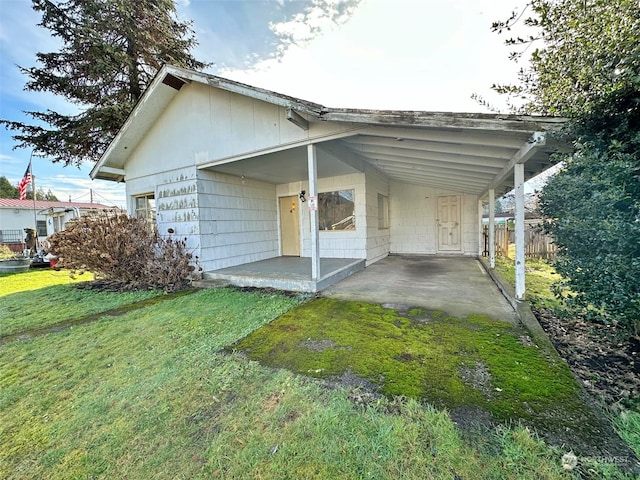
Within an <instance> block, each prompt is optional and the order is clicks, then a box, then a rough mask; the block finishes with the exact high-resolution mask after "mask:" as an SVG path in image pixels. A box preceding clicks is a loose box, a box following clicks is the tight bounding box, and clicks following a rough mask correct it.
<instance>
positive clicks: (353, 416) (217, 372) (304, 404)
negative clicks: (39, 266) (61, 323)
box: [0, 274, 631, 479]
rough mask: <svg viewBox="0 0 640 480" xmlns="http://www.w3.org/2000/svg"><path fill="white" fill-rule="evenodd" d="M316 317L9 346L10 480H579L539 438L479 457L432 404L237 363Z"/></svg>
mask: <svg viewBox="0 0 640 480" xmlns="http://www.w3.org/2000/svg"><path fill="white" fill-rule="evenodd" d="M15 275H24V274H15ZM3 280H4V279H3ZM4 285H6V283H5V284H4ZM5 293H9V292H5ZM8 296H9V297H11V296H12V294H11V293H9V295H8ZM5 298H7V297H6V296H5V297H3V301H4V299H5ZM35 298H36V297H35V296H34V297H33V300H32V297H30V296H25V297H23V299H22V301H23V306H24V308H25V309H30V308H35V307H36V305H37V301H36V300H35ZM301 301H302V300H301V299H299V298H292V297H288V296H284V295H280V294H275V293H269V292H239V291H236V290H231V289H219V290H203V291H197V292H194V293H190V294H187V295H183V296H180V297H163V300H162V301H161V302H157V303H155V304H150V305H147V306H145V307H144V308H142V309H138V310H136V311H125V312H124V313H123V314H122V315H120V316H117V317H114V318H111V319H110V320H109V321H108V322H103V321H96V322H93V323H88V324H83V325H79V326H76V327H74V328H68V329H64V330H61V331H57V332H51V333H48V334H46V335H42V336H37V337H33V338H29V339H26V340H19V341H11V342H8V343H6V344H4V345H3V346H2V347H0V365H2V368H1V370H0V442H1V443H2V449H0V478H7V479H44V478H51V479H69V478H78V479H80V478H105V479H106V478H108V479H148V478H154V479H164V478H167V479H168V478H190V479H192V478H193V479H198V478H208V479H211V478H224V479H244V478H246V479H254V478H267V479H268V478H278V479H287V478H290V479H302V478H305V479H314V478H315V479H326V478H336V479H363V478H375V479H445V478H456V476H458V477H459V478H463V479H505V478H507V479H508V478H513V479H516V478H517V479H529V478H530V479H561V478H577V473H576V471H575V470H574V471H572V472H571V471H566V470H564V469H563V468H562V466H561V456H562V454H563V453H564V452H562V451H559V450H556V449H553V448H550V447H548V446H547V445H545V443H544V442H543V441H541V440H540V439H538V438H537V437H536V435H535V434H534V433H532V432H530V431H528V430H527V429H526V428H523V427H518V426H513V427H499V428H497V429H495V430H490V431H487V432H485V434H484V435H482V436H480V437H478V438H479V439H476V440H475V441H474V442H473V443H470V442H469V441H468V440H467V439H466V438H465V437H464V436H463V435H462V434H461V433H460V431H459V430H458V429H457V428H456V426H455V424H454V423H453V422H452V421H451V419H450V418H449V416H448V414H447V413H446V412H445V411H442V410H437V409H435V408H434V407H432V406H429V405H425V404H421V403H419V402H418V401H416V400H413V399H404V398H401V397H400V398H398V397H396V398H393V399H385V398H381V399H379V400H378V401H377V402H375V403H371V404H369V405H362V404H358V403H354V402H353V401H351V400H350V394H351V393H352V392H350V391H349V390H347V389H343V388H335V389H329V388H327V387H326V386H325V384H324V383H323V382H321V381H319V380H317V379H313V378H309V377H307V376H303V375H298V374H295V373H293V372H290V371H287V370H284V369H272V368H269V367H266V366H262V365H260V364H258V363H257V362H253V361H251V360H249V359H247V358H245V357H244V356H242V355H239V354H225V353H224V352H223V351H222V349H223V348H225V347H228V346H230V345H232V344H234V343H235V342H237V341H239V340H240V339H242V338H243V337H245V336H247V335H248V334H249V333H251V332H252V331H255V330H256V329H258V328H259V327H261V326H263V325H265V324H268V323H269V322H271V321H272V320H273V319H275V318H277V317H279V316H281V315H282V314H284V313H285V312H287V311H290V310H291V309H292V308H294V307H296V306H297V305H299V304H300V302H301ZM78 302H79V303H80V304H82V303H83V302H86V303H87V304H91V303H92V300H91V299H90V298H84V299H79V300H78ZM80 306H81V305H80ZM56 309H57V304H53V306H52V307H51V311H55V310H56ZM40 323H41V322H40ZM480 439H481V440H480ZM603 471H604V470H598V471H596V472H595V473H594V474H593V477H592V478H596V477H597V476H598V475H599V473H601V472H603ZM608 475H609V476H608V478H624V476H623V475H622V474H621V473H620V472H618V471H616V470H614V471H612V472H609V474H608ZM627 478H631V477H627Z"/></svg>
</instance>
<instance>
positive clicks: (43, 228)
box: [36, 220, 47, 237]
mask: <svg viewBox="0 0 640 480" xmlns="http://www.w3.org/2000/svg"><path fill="white" fill-rule="evenodd" d="M36 229H37V230H38V236H39V237H46V236H47V221H46V220H38V221H37V222H36Z"/></svg>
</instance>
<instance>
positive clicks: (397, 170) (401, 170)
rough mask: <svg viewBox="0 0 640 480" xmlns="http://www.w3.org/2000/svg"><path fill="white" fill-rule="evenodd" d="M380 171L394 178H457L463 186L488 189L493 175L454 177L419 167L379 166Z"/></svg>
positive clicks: (457, 175) (459, 175)
mask: <svg viewBox="0 0 640 480" xmlns="http://www.w3.org/2000/svg"><path fill="white" fill-rule="evenodd" d="M379 168H380V170H382V171H383V172H385V173H387V174H389V175H391V176H393V175H395V174H406V175H410V174H413V175H414V176H416V179H417V178H431V179H437V180H443V181H444V180H450V179H451V178H455V179H456V180H460V182H461V184H463V185H464V184H467V183H468V184H473V185H481V186H482V185H483V186H485V187H486V185H488V184H489V183H490V182H491V175H480V174H477V175H476V174H472V173H471V174H467V175H461V174H456V175H455V176H454V177H452V176H451V175H450V174H448V173H439V172H434V171H433V170H427V169H420V168H417V167H407V166H402V165H389V166H381V165H379Z"/></svg>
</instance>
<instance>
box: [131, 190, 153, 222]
mask: <svg viewBox="0 0 640 480" xmlns="http://www.w3.org/2000/svg"><path fill="white" fill-rule="evenodd" d="M134 202H135V205H134V208H135V216H136V217H138V218H146V219H148V220H149V221H151V222H153V223H155V221H156V200H155V196H154V195H153V193H146V194H144V195H138V196H137V197H134Z"/></svg>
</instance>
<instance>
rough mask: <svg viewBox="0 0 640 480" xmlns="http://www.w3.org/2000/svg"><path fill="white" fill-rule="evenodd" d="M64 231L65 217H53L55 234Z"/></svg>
mask: <svg viewBox="0 0 640 480" xmlns="http://www.w3.org/2000/svg"><path fill="white" fill-rule="evenodd" d="M63 229H64V217H63V216H61V215H56V216H55V217H53V231H54V232H55V233H57V232H60V231H62V230H63Z"/></svg>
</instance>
